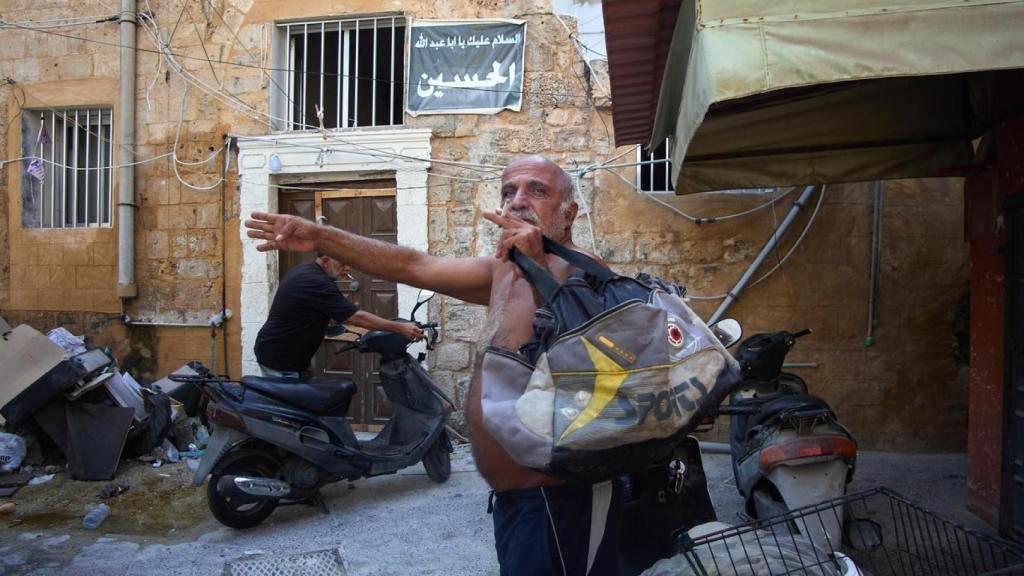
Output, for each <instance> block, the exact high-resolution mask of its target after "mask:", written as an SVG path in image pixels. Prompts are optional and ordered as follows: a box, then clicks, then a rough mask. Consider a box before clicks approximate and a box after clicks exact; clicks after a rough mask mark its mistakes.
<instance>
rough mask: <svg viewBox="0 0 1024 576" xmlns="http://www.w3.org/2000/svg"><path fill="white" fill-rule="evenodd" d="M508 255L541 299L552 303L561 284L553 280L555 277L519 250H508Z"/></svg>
mask: <svg viewBox="0 0 1024 576" xmlns="http://www.w3.org/2000/svg"><path fill="white" fill-rule="evenodd" d="M508 255H509V257H511V258H512V261H513V262H515V263H516V266H519V270H521V271H522V273H523V277H524V278H526V280H527V281H528V282H529V283H530V284H533V287H534V288H536V289H537V292H539V293H540V296H541V298H543V299H544V301H545V302H547V303H548V304H551V302H553V301H554V298H555V292H557V291H558V288H559V287H560V286H561V284H559V283H558V280H555V277H554V276H552V275H551V273H550V272H548V271H547V269H546V268H544V267H543V266H541V265H540V264H537V263H536V262H535V261H534V260H533V258H530V257H529V256H527V255H526V254H523V253H522V252H520V251H519V250H516V249H515V248H513V249H511V250H509V253H508Z"/></svg>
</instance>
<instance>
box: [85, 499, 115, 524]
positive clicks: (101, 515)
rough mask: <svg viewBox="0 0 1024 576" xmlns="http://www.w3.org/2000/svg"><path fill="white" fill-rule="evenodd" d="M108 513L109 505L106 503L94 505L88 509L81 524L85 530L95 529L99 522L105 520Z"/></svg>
mask: <svg viewBox="0 0 1024 576" xmlns="http://www.w3.org/2000/svg"><path fill="white" fill-rule="evenodd" d="M109 515H110V506H107V505H106V504H100V505H98V506H95V507H93V509H92V510H89V513H88V514H86V515H85V518H82V526H84V527H85V528H86V529H87V530H95V529H96V528H99V526H100V524H103V521H104V520H106V519H107V516H109Z"/></svg>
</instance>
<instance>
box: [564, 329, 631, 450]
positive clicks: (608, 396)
mask: <svg viewBox="0 0 1024 576" xmlns="http://www.w3.org/2000/svg"><path fill="white" fill-rule="evenodd" d="M580 341H581V342H583V347H584V348H585V349H586V350H587V354H588V355H589V356H590V361H591V362H593V363H594V369H595V370H596V371H597V374H596V375H595V376H594V394H593V396H591V397H590V402H588V403H587V407H586V408H584V409H583V412H581V413H580V415H579V416H578V417H576V419H575V420H573V421H572V423H571V424H569V426H568V427H567V428H566V429H565V432H562V435H561V436H560V437H559V438H558V441H559V442H561V441H562V440H565V438H566V437H567V436H569V434H572V433H573V432H575V431H577V430H579V429H580V428H583V427H584V426H586V425H587V424H590V423H591V422H592V421H593V420H594V418H597V416H598V415H599V414H600V413H601V411H602V410H604V407H605V406H607V405H608V403H609V402H611V401H612V398H615V394H616V392H618V391H619V386H622V383H623V382H624V381H625V380H626V378H628V377H629V372H628V371H626V370H625V369H623V368H622V366H620V365H618V364H616V363H615V361H614V360H612V359H611V358H609V357H608V356H607V355H605V353H604V352H601V351H600V350H598V349H597V348H596V347H594V345H593V344H591V343H590V342H588V341H587V339H586V338H581V339H580Z"/></svg>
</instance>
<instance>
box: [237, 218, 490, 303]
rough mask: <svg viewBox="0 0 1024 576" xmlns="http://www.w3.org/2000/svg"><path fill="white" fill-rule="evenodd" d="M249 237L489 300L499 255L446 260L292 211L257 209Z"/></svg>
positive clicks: (270, 246) (267, 247) (272, 246)
mask: <svg viewBox="0 0 1024 576" xmlns="http://www.w3.org/2000/svg"><path fill="white" fill-rule="evenodd" d="M245 227H246V228H247V229H248V231H247V234H248V236H249V238H255V239H257V240H262V241H263V242H262V243H261V244H259V245H257V246H256V249H257V250H259V251H261V252H266V251H269V250H287V251H292V252H313V251H315V250H319V251H321V252H323V253H325V254H327V255H329V256H331V257H332V258H335V259H336V260H338V261H339V262H344V263H345V264H349V265H350V266H352V267H353V268H355V269H357V270H360V271H362V272H366V273H367V274H369V275H371V276H375V277H377V278H383V279H385V280H390V281H392V282H401V283H403V284H408V285H410V286H416V287H419V288H427V289H430V290H434V291H436V292H440V293H442V294H447V295H449V296H452V297H455V298H458V299H460V300H465V301H466V302H473V303H475V304H487V303H488V301H489V299H490V289H491V278H492V275H493V267H494V266H495V265H496V264H497V263H498V261H497V260H496V259H495V258H491V257H483V258H446V257H441V256H433V255H431V254H427V253H426V252H421V251H419V250H414V249H412V248H408V247H406V246H399V245H397V244H391V243H388V242H381V241H379V240H374V239H372V238H366V237H365V236H359V235H358V234H352V233H351V232H346V231H344V230H341V229H338V228H334V227H332V226H325V225H320V224H316V223H314V222H311V221H309V220H306V219H305V218H300V217H298V216H292V215H288V214H270V213H266V212H253V213H252V219H250V220H246V221H245Z"/></svg>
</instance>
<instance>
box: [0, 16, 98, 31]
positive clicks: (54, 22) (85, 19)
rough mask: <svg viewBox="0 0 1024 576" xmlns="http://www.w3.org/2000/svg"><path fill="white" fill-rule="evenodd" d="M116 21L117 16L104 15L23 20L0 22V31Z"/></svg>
mask: <svg viewBox="0 0 1024 576" xmlns="http://www.w3.org/2000/svg"><path fill="white" fill-rule="evenodd" d="M117 19H118V15H117V14H105V15H101V16H78V17H73V18H55V19H51V20H34V21H33V20H23V21H21V22H6V21H3V20H0V30H12V29H15V28H21V29H23V30H51V29H55V28H70V27H72V26H83V25H85V24H101V23H104V22H116V21H117Z"/></svg>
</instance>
